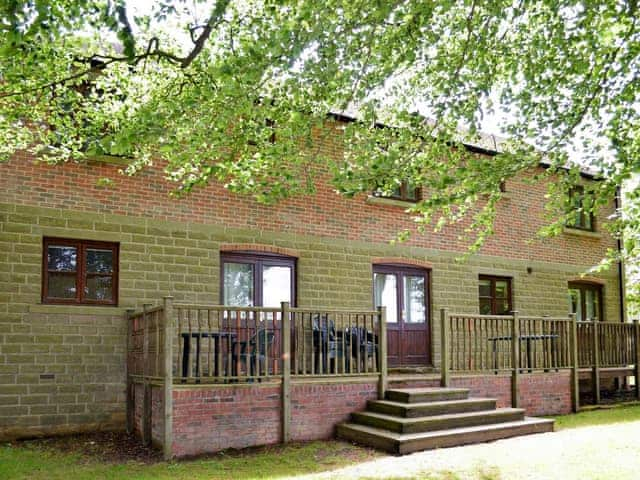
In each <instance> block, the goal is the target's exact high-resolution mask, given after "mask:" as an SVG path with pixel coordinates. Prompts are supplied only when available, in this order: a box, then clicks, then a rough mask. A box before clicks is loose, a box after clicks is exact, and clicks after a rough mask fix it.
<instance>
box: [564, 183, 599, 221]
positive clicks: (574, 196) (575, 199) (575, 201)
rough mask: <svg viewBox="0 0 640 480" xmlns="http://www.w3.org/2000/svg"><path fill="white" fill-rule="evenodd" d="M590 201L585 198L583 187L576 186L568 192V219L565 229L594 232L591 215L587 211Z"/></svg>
mask: <svg viewBox="0 0 640 480" xmlns="http://www.w3.org/2000/svg"><path fill="white" fill-rule="evenodd" d="M590 204H591V201H590V199H589V198H587V197H585V194H584V187H582V186H577V187H575V188H573V189H572V190H571V191H570V192H569V218H568V219H567V227H570V228H578V229H580V230H589V231H594V230H595V221H594V218H593V213H592V212H591V211H590V210H589V209H590V206H591V205H590Z"/></svg>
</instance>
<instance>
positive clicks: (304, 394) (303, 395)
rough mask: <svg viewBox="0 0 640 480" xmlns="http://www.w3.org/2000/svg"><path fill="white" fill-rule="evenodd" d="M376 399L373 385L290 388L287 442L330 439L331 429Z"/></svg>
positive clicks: (376, 393)
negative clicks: (289, 421) (289, 422)
mask: <svg viewBox="0 0 640 480" xmlns="http://www.w3.org/2000/svg"><path fill="white" fill-rule="evenodd" d="M376 398H378V390H377V384H376V383H375V382H374V383H353V384H328V385H313V384H308V385H293V386H292V388H291V439H292V440H317V439H320V438H331V437H332V436H333V434H334V429H335V426H336V425H337V424H338V423H341V422H346V421H347V420H349V416H350V414H351V413H352V412H357V411H360V410H364V409H365V407H366V406H367V401H368V400H374V399H376Z"/></svg>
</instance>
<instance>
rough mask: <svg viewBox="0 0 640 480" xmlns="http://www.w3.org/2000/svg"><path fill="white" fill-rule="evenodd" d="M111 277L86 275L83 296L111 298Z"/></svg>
mask: <svg viewBox="0 0 640 480" xmlns="http://www.w3.org/2000/svg"><path fill="white" fill-rule="evenodd" d="M112 283H113V279H112V278H111V277H87V281H86V285H85V286H84V296H85V298H86V299H87V300H102V301H106V300H113V284H112Z"/></svg>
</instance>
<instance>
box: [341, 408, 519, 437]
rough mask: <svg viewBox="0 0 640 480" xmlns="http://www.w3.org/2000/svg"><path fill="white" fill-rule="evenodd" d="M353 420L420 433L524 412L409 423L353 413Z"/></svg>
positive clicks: (512, 417)
mask: <svg viewBox="0 0 640 480" xmlns="http://www.w3.org/2000/svg"><path fill="white" fill-rule="evenodd" d="M352 418H353V422H354V423H359V424H361V425H369V426H371V427H376V428H382V429H386V430H390V431H392V432H396V433H420V432H433V431H436V430H447V429H449V428H460V427H472V426H477V425H491V424H497V423H505V422H515V421H518V420H523V419H524V412H522V411H517V412H511V411H510V412H504V413H502V412H501V413H491V414H485V415H478V416H473V417H454V418H447V419H433V420H431V419H430V418H429V417H425V418H424V420H423V421H420V422H416V423H411V424H409V425H407V424H403V423H402V422H394V421H393V420H387V419H382V418H376V417H371V416H368V415H366V413H354V414H353V415H352Z"/></svg>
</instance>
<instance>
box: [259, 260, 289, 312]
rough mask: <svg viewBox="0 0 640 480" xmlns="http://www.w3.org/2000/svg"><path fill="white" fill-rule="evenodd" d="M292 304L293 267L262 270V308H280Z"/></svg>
mask: <svg viewBox="0 0 640 480" xmlns="http://www.w3.org/2000/svg"><path fill="white" fill-rule="evenodd" d="M280 302H291V267H278V266H265V267H264V268H263V269H262V306H264V307H279V306H280Z"/></svg>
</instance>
